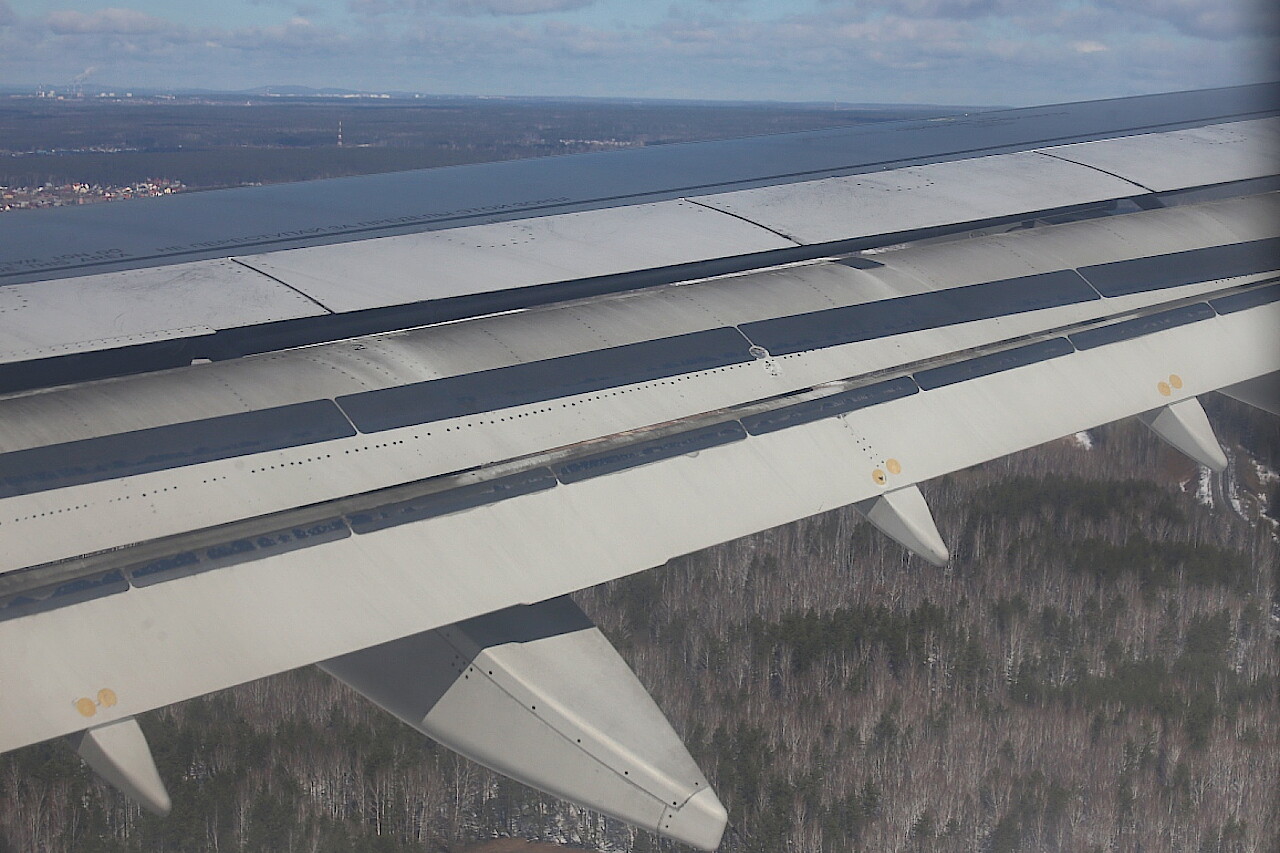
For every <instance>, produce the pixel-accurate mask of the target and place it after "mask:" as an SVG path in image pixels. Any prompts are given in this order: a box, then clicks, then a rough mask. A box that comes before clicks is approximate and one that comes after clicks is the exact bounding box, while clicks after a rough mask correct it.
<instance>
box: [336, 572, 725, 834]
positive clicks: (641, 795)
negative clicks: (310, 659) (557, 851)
mask: <svg viewBox="0 0 1280 853" xmlns="http://www.w3.org/2000/svg"><path fill="white" fill-rule="evenodd" d="M320 667H321V668H322V669H324V670H325V671H326V672H328V673H329V674H330V675H333V676H334V677H335V678H337V679H339V680H340V681H343V682H345V683H346V684H348V685H350V686H351V687H353V688H354V689H356V690H357V691H359V692H360V693H362V694H364V695H365V696H366V697H368V698H369V699H371V700H372V701H373V702H375V703H377V704H378V705H379V706H381V707H382V708H384V709H386V710H387V711H390V712H391V713H392V714H394V715H395V716H396V717H399V718H400V719H401V720H403V721H404V722H406V723H408V724H409V725H411V726H413V727H414V728H415V729H417V730H419V731H421V732H423V733H424V734H427V735H429V736H431V737H432V738H434V739H435V740H437V741H439V742H440V743H442V744H444V745H445V746H448V747H450V748H451V749H454V750H456V751H457V752H459V753H461V754H463V755H465V756H467V757H468V758H471V759H473V760H475V761H478V762H479V763H481V764H484V765H485V766H487V767H490V768H492V769H494V770H496V771H498V772H499V773H503V774H505V775H507V776H510V777H511V778H513V779H516V780H518V781H520V782H524V783H525V784H528V785H531V786H533V787H535V788H538V789H540V790H543V791H546V792H548V793H551V794H554V795H556V796H558V797H562V798H564V799H566V800H570V801H572V802H575V803H578V804H581V805H583V806H586V807H588V808H591V809H595V810H597V811H600V812H604V813H605V814H608V815H612V816H614V817H616V818H618V819H620V820H624V821H626V822H628V823H632V824H636V825H638V826H643V827H647V828H649V829H651V830H653V831H654V832H657V833H658V834H660V835H664V836H666V837H668V838H672V839H675V840H677V841H681V842H683V843H685V844H690V845H692V846H694V847H697V848H699V849H703V850H712V849H714V848H715V847H716V846H717V845H718V844H719V843H720V836H721V835H722V834H723V832H724V829H725V825H726V822H727V815H726V814H725V810H724V807H723V806H722V805H721V804H720V801H719V800H718V799H717V798H716V795H715V793H714V792H713V791H712V790H711V788H710V786H709V785H708V783H707V780H706V777H704V776H703V775H702V772H701V771H700V770H699V769H698V767H697V765H696V764H695V763H694V761H693V758H692V757H691V756H690V755H689V753H688V751H687V750H686V749H685V747H684V745H683V744H682V743H681V742H680V739H679V738H678V737H677V736H676V733H675V732H674V731H673V730H672V729H671V726H670V724H669V723H668V722H667V720H666V718H665V717H664V716H663V715H662V712H661V711H660V710H658V707H657V705H655V704H654V702H653V699H652V698H650V696H649V694H648V693H647V692H645V689H644V687H643V686H642V685H641V684H640V682H639V680H638V679H637V678H636V677H635V674H634V673H633V672H631V670H630V669H629V668H628V667H627V665H626V663H625V662H623V660H622V658H621V657H619V656H618V653H617V652H616V651H615V650H614V649H613V647H612V646H611V645H609V642H608V640H606V639H605V638H604V635H603V634H601V633H600V631H599V629H597V628H596V627H595V626H594V625H592V623H591V621H590V620H589V619H587V617H586V615H585V614H584V613H583V612H582V611H581V610H580V609H579V608H578V606H577V605H576V604H574V603H573V602H572V601H571V600H570V599H569V598H567V597H564V598H558V599H553V600H551V601H546V602H543V603H541V604H535V605H532V606H527V607H511V608H508V609H506V610H500V611H497V612H495V613H490V614H488V615H486V616H481V617H478V618H476V619H469V620H467V621H465V622H459V623H456V624H454V625H450V626H448V627H445V628H441V629H439V630H435V631H427V632H425V633H421V634H416V635H414V636H411V637H405V638H404V639H402V640H396V641H394V642H390V643H385V644H383V645H379V646H373V647H371V648H368V649H363V650H361V651H358V652H354V653H352V654H349V655H344V656H342V657H338V658H333V659H331V660H328V661H325V662H323V663H321V664H320Z"/></svg>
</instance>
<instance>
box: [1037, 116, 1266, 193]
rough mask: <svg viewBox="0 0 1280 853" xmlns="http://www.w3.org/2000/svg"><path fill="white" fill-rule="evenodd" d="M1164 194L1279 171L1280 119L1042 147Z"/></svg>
mask: <svg viewBox="0 0 1280 853" xmlns="http://www.w3.org/2000/svg"><path fill="white" fill-rule="evenodd" d="M1044 150H1045V151H1046V152H1047V153H1049V154H1052V155H1053V156H1055V157H1061V158H1063V159H1065V160H1070V161H1072V162H1075V163H1081V164H1085V165H1089V166H1092V167H1094V168H1097V169H1102V170H1104V171H1107V172H1112V173H1113V174H1117V175H1122V176H1123V177H1125V178H1128V179H1129V180H1131V181H1135V182H1137V183H1138V184H1141V185H1142V186H1144V187H1146V188H1148V189H1150V190H1152V191H1153V192H1166V191H1168V190H1176V189H1183V188H1185V187H1196V186H1208V185H1211V184H1219V183H1226V182H1228V181H1242V180H1247V179H1250V178H1264V177H1267V176H1268V175H1274V174H1276V173H1277V172H1278V171H1280V119H1277V118H1261V119H1251V120H1249V121H1237V122H1228V123H1225V124H1215V125H1208V126H1207V127H1197V128H1192V129H1189V130H1175V131H1170V132H1168V133H1153V134H1148V135H1145V136H1131V137H1123V138H1120V139H1102V140H1098V141H1096V142H1077V143H1075V144H1072V145H1062V146H1058V147H1055V148H1046V149H1044Z"/></svg>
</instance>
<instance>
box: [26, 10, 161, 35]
mask: <svg viewBox="0 0 1280 853" xmlns="http://www.w3.org/2000/svg"><path fill="white" fill-rule="evenodd" d="M45 21H46V23H47V24H48V25H49V29H50V30H52V31H53V32H54V33H56V34H58V35H78V34H111V35H142V34H144V33H158V32H164V31H165V30H169V29H172V28H173V25H172V24H170V23H169V22H168V21H165V20H164V19H162V18H156V17H153V16H151V15H148V14H145V13H143V12H139V11H138V10H136V9H120V8H114V7H112V8H107V9H99V10H98V11H96V12H76V11H73V10H64V11H58V12H50V13H49V14H48V15H47V16H46V17H45Z"/></svg>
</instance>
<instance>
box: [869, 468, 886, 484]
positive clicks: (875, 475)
mask: <svg viewBox="0 0 1280 853" xmlns="http://www.w3.org/2000/svg"><path fill="white" fill-rule="evenodd" d="M871 479H873V480H875V481H876V483H878V484H879V485H881V486H883V485H884V484H885V481H886V480H888V479H889V478H888V477H887V476H885V473H884V471H882V470H880V469H879V468H877V469H876V470H874V471H872V472H871Z"/></svg>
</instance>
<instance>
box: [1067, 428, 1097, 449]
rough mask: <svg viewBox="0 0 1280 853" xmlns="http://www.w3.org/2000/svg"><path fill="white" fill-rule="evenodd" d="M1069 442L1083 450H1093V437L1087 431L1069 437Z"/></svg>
mask: <svg viewBox="0 0 1280 853" xmlns="http://www.w3.org/2000/svg"><path fill="white" fill-rule="evenodd" d="M1071 440H1072V441H1074V442H1075V443H1076V444H1078V445H1080V446H1081V447H1083V448H1084V449H1085V450H1093V436H1091V435H1090V434H1089V431H1088V430H1087V429H1086V430H1081V431H1080V432H1078V433H1076V434H1075V435H1073V436H1071Z"/></svg>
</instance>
